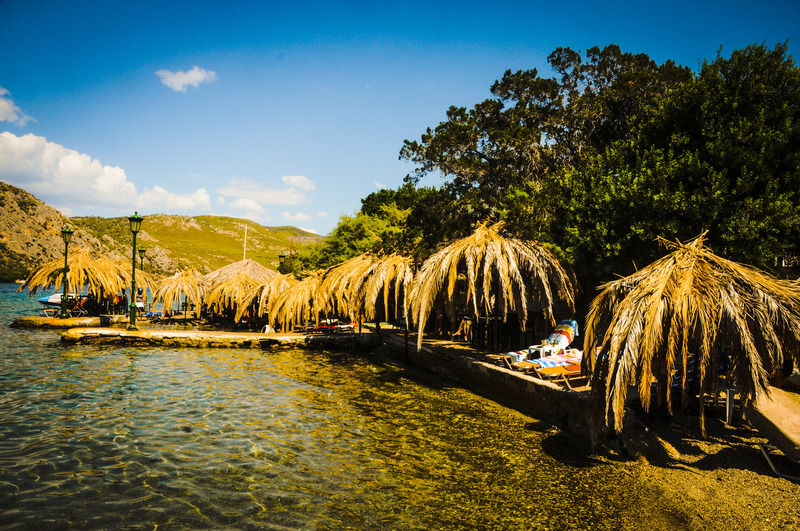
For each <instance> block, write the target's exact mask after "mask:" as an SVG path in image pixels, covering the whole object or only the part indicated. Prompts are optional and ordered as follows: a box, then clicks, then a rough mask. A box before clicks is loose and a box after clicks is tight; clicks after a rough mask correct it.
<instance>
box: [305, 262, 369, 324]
mask: <svg viewBox="0 0 800 531" xmlns="http://www.w3.org/2000/svg"><path fill="white" fill-rule="evenodd" d="M376 265H377V260H376V258H375V256H373V255H371V254H361V255H358V256H356V257H353V258H350V259H349V260H346V261H344V262H342V263H341V264H339V265H336V266H333V267H331V268H329V269H327V270H326V271H325V273H324V275H323V277H322V280H321V282H320V285H319V288H318V293H317V300H318V303H319V308H318V309H319V310H320V311H322V312H325V313H333V314H337V315H347V316H348V317H350V318H351V319H357V318H358V317H359V315H357V314H358V310H357V307H358V305H359V304H358V301H357V300H355V298H354V297H355V295H356V293H355V292H354V290H353V288H354V286H355V285H356V284H357V283H359V282H361V281H363V279H365V278H369V277H370V276H371V274H372V270H373V269H374V268H375V266H376Z"/></svg>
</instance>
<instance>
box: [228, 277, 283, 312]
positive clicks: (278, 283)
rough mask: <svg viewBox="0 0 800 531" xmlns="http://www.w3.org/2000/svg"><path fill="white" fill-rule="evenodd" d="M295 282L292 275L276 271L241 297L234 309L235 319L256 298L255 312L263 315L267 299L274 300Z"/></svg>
mask: <svg viewBox="0 0 800 531" xmlns="http://www.w3.org/2000/svg"><path fill="white" fill-rule="evenodd" d="M296 283H297V279H296V278H295V277H294V275H284V274H281V273H278V274H277V275H275V276H274V277H272V278H270V279H269V280H267V281H266V282H263V283H261V284H258V285H256V286H254V287H253V288H252V289H250V290H249V291H247V292H246V293H245V294H244V296H243V297H242V300H241V304H240V305H239V306H238V307H237V309H236V320H237V321H238V320H240V319H241V318H242V315H244V312H245V311H246V310H247V308H248V307H249V306H250V305H251V304H252V303H253V301H254V300H256V299H258V309H257V314H258V316H259V317H261V316H263V315H264V312H265V311H266V309H267V304H268V302H269V301H271V300H274V299H275V298H276V297H277V296H278V295H279V294H280V293H282V292H283V291H284V290H286V289H288V288H289V287H290V286H293V285H294V284H296Z"/></svg>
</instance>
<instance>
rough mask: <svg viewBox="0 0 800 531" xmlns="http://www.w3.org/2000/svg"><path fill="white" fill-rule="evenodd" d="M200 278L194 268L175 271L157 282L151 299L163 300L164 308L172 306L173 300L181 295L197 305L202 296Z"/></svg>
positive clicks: (178, 298)
mask: <svg viewBox="0 0 800 531" xmlns="http://www.w3.org/2000/svg"><path fill="white" fill-rule="evenodd" d="M201 279H202V275H200V273H198V272H197V270H196V269H194V268H189V269H185V270H183V271H181V272H179V273H175V274H174V275H172V276H171V277H168V278H165V279H164V280H162V281H161V282H159V284H158V286H157V287H156V289H155V291H154V292H153V299H154V300H161V301H163V303H164V309H165V310H166V309H169V308H172V304H173V302H175V301H176V300H177V301H179V300H180V296H181V295H183V296H184V297H185V298H186V302H188V303H189V304H195V305H198V306H199V305H200V300H201V299H202V297H203V289H202V286H201Z"/></svg>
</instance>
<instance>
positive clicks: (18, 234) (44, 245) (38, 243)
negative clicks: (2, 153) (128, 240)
mask: <svg viewBox="0 0 800 531" xmlns="http://www.w3.org/2000/svg"><path fill="white" fill-rule="evenodd" d="M65 226H72V225H71V224H70V221H69V218H67V217H65V216H63V215H62V214H61V212H59V211H58V210H56V209H55V208H53V207H51V206H49V205H47V204H45V203H43V202H42V201H40V200H39V199H37V198H36V197H34V196H33V195H32V194H30V193H29V192H26V191H25V190H23V189H21V188H16V187H14V186H11V185H8V184H6V183H4V182H0V281H5V282H8V281H12V280H14V279H15V278H19V277H24V276H25V275H27V273H28V272H29V271H30V270H31V269H33V268H34V267H36V266H38V265H40V264H43V263H45V262H49V261H51V260H55V259H56V258H59V257H61V256H63V255H64V240H62V238H61V229H62V228H63V227H65ZM72 242H73V243H74V244H75V245H80V246H82V247H86V248H88V249H92V250H94V251H97V252H101V253H105V254H109V255H111V256H113V255H114V254H115V253H114V252H113V249H110V248H109V247H108V246H107V245H104V244H103V243H102V242H101V241H100V240H98V239H97V238H95V237H94V236H92V235H91V234H89V233H87V232H85V231H82V230H79V229H76V230H75V233H74V235H73V238H72ZM70 245H72V243H71V244H70Z"/></svg>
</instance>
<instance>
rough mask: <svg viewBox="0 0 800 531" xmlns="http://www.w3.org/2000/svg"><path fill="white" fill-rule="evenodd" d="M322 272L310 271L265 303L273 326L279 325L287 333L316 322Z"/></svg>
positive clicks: (319, 305)
mask: <svg viewBox="0 0 800 531" xmlns="http://www.w3.org/2000/svg"><path fill="white" fill-rule="evenodd" d="M324 273H325V271H324V270H319V271H312V272H311V273H309V274H308V275H307V276H306V277H305V278H304V279H302V280H301V281H300V282H297V283H296V284H293V285H291V286H289V287H288V288H287V289H285V290H284V291H282V292H281V293H280V294H279V295H278V296H277V297H273V298H271V299H270V300H269V301H268V302H267V314H268V315H269V319H270V321H271V322H272V324H273V325H278V324H280V326H281V330H283V331H284V332H288V331H289V330H290V327H291V326H297V325H298V324H305V323H307V322H309V321H311V318H312V317H313V318H314V320H315V321H316V320H317V318H318V316H319V312H320V310H319V308H320V307H321V304H320V300H319V297H318V288H319V284H320V281H321V280H322V275H323V274H324Z"/></svg>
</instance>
